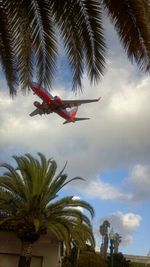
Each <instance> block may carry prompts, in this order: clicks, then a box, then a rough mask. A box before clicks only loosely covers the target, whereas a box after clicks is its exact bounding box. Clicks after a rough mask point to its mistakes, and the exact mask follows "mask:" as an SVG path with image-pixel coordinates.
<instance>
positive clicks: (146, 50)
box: [0, 0, 150, 95]
mask: <svg viewBox="0 0 150 267" xmlns="http://www.w3.org/2000/svg"><path fill="white" fill-rule="evenodd" d="M104 9H106V11H107V14H108V16H109V17H110V18H111V20H112V23H113V24H114V27H115V29H116V30H117V32H118V34H119V37H120V41H121V42H122V44H123V46H124V48H125V50H126V52H127V55H128V57H129V58H130V60H131V61H135V62H136V63H137V64H138V65H139V67H140V68H141V69H143V70H145V71H149V69H150V27H149V17H150V1H149V0H121V1H118V0H14V1H12V0H1V1H0V14H1V15H0V60H1V64H2V67H3V70H4V73H5V76H6V80H7V83H8V87H9V89H10V94H12V95H14V94H15V93H16V89H17V87H18V85H19V84H20V86H21V88H22V89H25V88H28V89H29V88H30V85H31V80H32V78H33V76H34V77H35V74H37V79H38V82H39V84H43V85H44V86H48V87H49V86H51V81H52V78H53V76H54V73H55V69H56V56H57V54H58V53H57V42H58V39H57V36H58V32H59V34H60V35H61V37H62V40H63V42H64V46H65V50H66V54H67V56H68V58H69V63H70V66H71V69H72V76H73V88H74V89H76V88H77V87H81V79H82V76H83V73H84V70H85V66H86V71H87V74H88V76H89V78H90V80H91V82H93V81H98V80H99V78H100V77H101V76H102V75H103V71H104V66H105V46H106V45H105V41H104V31H103V13H104Z"/></svg>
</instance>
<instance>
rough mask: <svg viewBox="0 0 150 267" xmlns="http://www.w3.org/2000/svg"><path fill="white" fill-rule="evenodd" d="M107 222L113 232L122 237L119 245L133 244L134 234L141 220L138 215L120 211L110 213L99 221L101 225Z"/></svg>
mask: <svg viewBox="0 0 150 267" xmlns="http://www.w3.org/2000/svg"><path fill="white" fill-rule="evenodd" d="M104 220H108V221H109V222H110V224H111V227H113V230H114V232H115V233H116V232H117V233H118V234H119V235H121V237H122V241H121V245H123V246H124V245H128V244H131V243H132V242H133V235H134V232H135V231H136V230H137V229H138V227H139V226H140V222H141V220H142V218H141V216H140V215H139V214H134V213H122V212H120V211H118V212H115V213H112V214H110V215H108V216H106V217H104V218H102V219H101V223H102V222H103V221H104Z"/></svg>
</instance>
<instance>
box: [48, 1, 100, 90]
mask: <svg viewBox="0 0 150 267" xmlns="http://www.w3.org/2000/svg"><path fill="white" fill-rule="evenodd" d="M50 2H53V5H52V8H53V13H54V18H55V21H56V24H57V25H58V27H59V29H60V33H61V34H62V37H63V39H64V44H65V48H66V51H67V54H68V57H69V61H70V65H71V68H72V69H73V89H76V88H77V87H78V86H79V87H81V78H82V75H83V71H84V68H83V65H84V60H86V63H87V71H88V75H89V76H90V79H91V81H92V82H93V81H94V80H95V81H96V80H97V79H98V78H100V76H101V75H102V73H103V68H104V61H105V59H104V50H105V44H104V40H103V30H102V23H101V5H100V4H99V3H98V1H94V0H89V1H73V0H71V1H65V0H62V1H59V0H57V1H50Z"/></svg>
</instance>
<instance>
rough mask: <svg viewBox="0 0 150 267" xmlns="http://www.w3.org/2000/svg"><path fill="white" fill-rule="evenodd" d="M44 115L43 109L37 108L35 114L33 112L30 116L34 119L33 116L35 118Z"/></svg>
mask: <svg viewBox="0 0 150 267" xmlns="http://www.w3.org/2000/svg"><path fill="white" fill-rule="evenodd" d="M38 114H39V115H42V114H44V112H43V111H42V110H41V109H38V108H36V109H35V110H34V111H33V112H31V113H30V114H29V115H30V116H31V117H33V116H35V115H38Z"/></svg>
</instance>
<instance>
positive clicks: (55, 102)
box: [31, 85, 77, 121]
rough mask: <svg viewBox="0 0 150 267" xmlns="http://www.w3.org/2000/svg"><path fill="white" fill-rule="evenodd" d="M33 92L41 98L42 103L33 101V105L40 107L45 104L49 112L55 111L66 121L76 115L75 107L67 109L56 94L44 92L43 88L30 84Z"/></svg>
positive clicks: (71, 119)
mask: <svg viewBox="0 0 150 267" xmlns="http://www.w3.org/2000/svg"><path fill="white" fill-rule="evenodd" d="M31 88H32V90H33V92H34V93H35V94H36V95H38V96H39V97H40V98H41V99H42V100H43V103H42V104H40V103H39V102H37V101H35V102H34V105H35V106H36V107H37V108H39V109H40V107H41V109H42V108H43V107H44V105H45V104H46V105H47V109H50V110H51V112H55V113H57V114H58V115H59V116H61V117H62V118H64V119H66V120H67V121H73V120H74V118H75V117H76V113H77V108H75V109H74V110H72V111H67V110H66V108H65V106H64V105H63V101H62V100H61V98H59V97H58V96H55V97H53V96H52V95H51V94H50V93H48V92H45V91H44V90H43V89H41V88H38V87H36V86H34V85H32V87H31Z"/></svg>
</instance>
